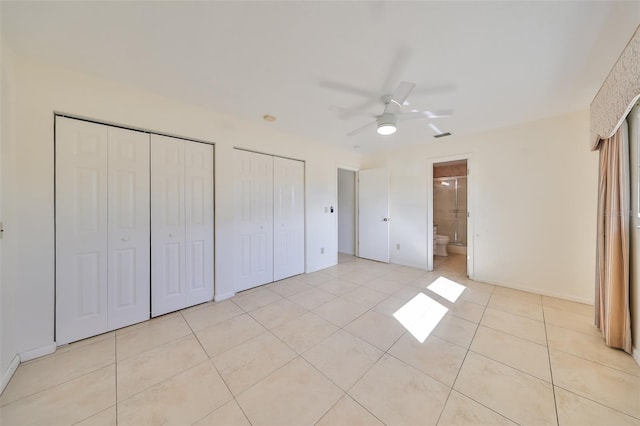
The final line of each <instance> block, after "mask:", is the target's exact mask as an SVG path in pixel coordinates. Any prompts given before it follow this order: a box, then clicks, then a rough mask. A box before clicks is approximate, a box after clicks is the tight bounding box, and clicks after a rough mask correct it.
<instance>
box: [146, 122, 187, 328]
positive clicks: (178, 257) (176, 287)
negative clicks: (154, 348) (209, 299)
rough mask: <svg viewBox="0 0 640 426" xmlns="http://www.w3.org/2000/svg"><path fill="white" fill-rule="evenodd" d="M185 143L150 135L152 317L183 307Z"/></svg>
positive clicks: (184, 289)
mask: <svg viewBox="0 0 640 426" xmlns="http://www.w3.org/2000/svg"><path fill="white" fill-rule="evenodd" d="M184 147H185V144H184V141H182V140H180V139H174V138H169V137H166V136H160V135H151V265H152V266H151V287H152V288H151V298H152V300H151V315H152V316H154V317H155V316H158V315H162V314H165V313H167V312H172V311H176V310H178V309H181V308H183V307H184V306H185V295H186V288H185V209H184V201H185V195H184V188H185V186H184V177H185V173H184Z"/></svg>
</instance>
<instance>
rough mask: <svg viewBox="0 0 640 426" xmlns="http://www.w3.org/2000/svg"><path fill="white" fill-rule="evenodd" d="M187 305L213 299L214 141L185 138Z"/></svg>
mask: <svg viewBox="0 0 640 426" xmlns="http://www.w3.org/2000/svg"><path fill="white" fill-rule="evenodd" d="M184 144H185V151H184V153H185V184H186V189H185V202H186V204H185V221H186V224H185V225H186V246H185V248H186V253H185V256H186V257H185V262H186V263H185V266H186V270H185V273H186V306H192V305H197V304H198V303H204V302H208V301H210V300H212V299H213V145H207V144H203V143H198V142H189V141H184Z"/></svg>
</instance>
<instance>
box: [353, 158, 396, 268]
mask: <svg viewBox="0 0 640 426" xmlns="http://www.w3.org/2000/svg"><path fill="white" fill-rule="evenodd" d="M389 220H390V219H389V172H388V170H387V169H370V170H361V171H360V172H358V235H359V249H358V256H359V257H363V258H365V259H371V260H377V261H379V262H386V263H389Z"/></svg>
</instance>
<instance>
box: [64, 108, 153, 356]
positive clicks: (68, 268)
mask: <svg viewBox="0 0 640 426" xmlns="http://www.w3.org/2000/svg"><path fill="white" fill-rule="evenodd" d="M55 187H56V205H55V210H56V216H55V217H56V342H57V344H59V345H60V344H64V343H68V342H73V341H76V340H80V339H83V338H86V337H89V336H94V335H96V334H100V333H104V332H106V331H109V330H113V329H116V328H120V327H123V326H126V325H129V324H133V323H136V322H140V321H144V320H145V319H148V318H149V291H150V286H149V253H150V250H149V134H147V133H143V132H136V131H132V130H125V129H120V128H115V127H109V126H105V125H100V124H95V123H88V122H84V121H80V120H74V119H69V118H64V117H57V118H56V178H55Z"/></svg>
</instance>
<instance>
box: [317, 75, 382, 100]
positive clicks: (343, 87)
mask: <svg viewBox="0 0 640 426" xmlns="http://www.w3.org/2000/svg"><path fill="white" fill-rule="evenodd" d="M318 84H319V85H320V87H324V88H325V89H331V90H337V91H338V92H344V93H349V94H352V95H357V96H362V97H365V98H375V99H376V100H377V99H378V94H377V93H375V92H371V91H369V90H365V89H361V88H359V87H354V86H350V85H348V84H344V83H338V82H335V81H328V80H320V82H319V83H318Z"/></svg>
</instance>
